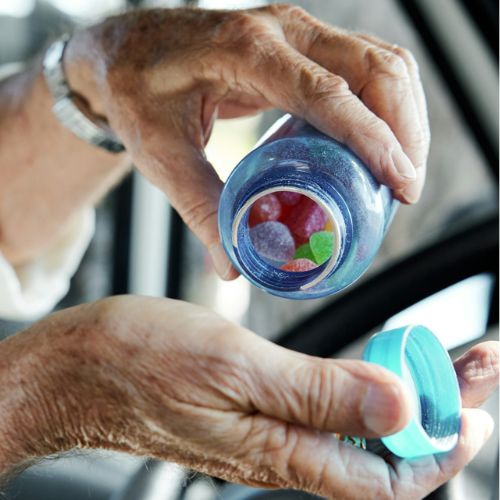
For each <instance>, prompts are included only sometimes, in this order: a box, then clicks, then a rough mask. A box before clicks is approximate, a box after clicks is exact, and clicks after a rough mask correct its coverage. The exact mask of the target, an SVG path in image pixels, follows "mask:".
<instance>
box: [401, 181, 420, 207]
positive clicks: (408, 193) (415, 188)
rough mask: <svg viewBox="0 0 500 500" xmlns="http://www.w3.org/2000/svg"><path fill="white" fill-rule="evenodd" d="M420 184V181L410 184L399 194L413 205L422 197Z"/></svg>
mask: <svg viewBox="0 0 500 500" xmlns="http://www.w3.org/2000/svg"><path fill="white" fill-rule="evenodd" d="M418 184H419V183H413V184H410V185H409V186H407V187H405V188H404V189H402V190H401V191H399V196H400V197H401V198H402V200H403V201H404V202H405V203H408V204H410V205H412V204H414V203H417V201H418V200H419V199H420V193H421V189H420V185H418Z"/></svg>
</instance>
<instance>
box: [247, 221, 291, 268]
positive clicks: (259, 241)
mask: <svg viewBox="0 0 500 500" xmlns="http://www.w3.org/2000/svg"><path fill="white" fill-rule="evenodd" d="M250 239H251V240H252V243H253V246H254V248H255V250H256V252H257V253H258V254H259V255H260V256H261V257H262V258H264V259H269V260H272V261H279V262H284V261H288V260H290V259H292V258H293V254H294V253H295V242H294V240H293V236H292V235H291V233H290V230H289V229H288V228H287V227H286V226H285V225H284V224H282V223H281V222H276V221H268V222H262V223H261V224H258V225H257V226H255V227H253V228H251V229H250Z"/></svg>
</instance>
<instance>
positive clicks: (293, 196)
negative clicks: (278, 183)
mask: <svg viewBox="0 0 500 500" xmlns="http://www.w3.org/2000/svg"><path fill="white" fill-rule="evenodd" d="M275 194H276V196H277V197H278V200H279V201H280V202H281V203H282V204H283V205H287V206H289V207H293V206H295V205H297V203H298V202H299V201H300V200H301V199H302V198H303V196H302V195H301V194H300V193H295V192H293V191H279V192H277V193H275Z"/></svg>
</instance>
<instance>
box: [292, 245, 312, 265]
mask: <svg viewBox="0 0 500 500" xmlns="http://www.w3.org/2000/svg"><path fill="white" fill-rule="evenodd" d="M293 259H294V260H296V259H309V260H312V261H313V262H314V263H315V264H317V262H316V260H315V258H314V255H313V253H312V250H311V246H310V245H309V243H305V244H304V245H300V247H299V248H297V250H295V254H294V256H293Z"/></svg>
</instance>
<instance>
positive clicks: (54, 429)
mask: <svg viewBox="0 0 500 500" xmlns="http://www.w3.org/2000/svg"><path fill="white" fill-rule="evenodd" d="M86 308H87V306H82V307H80V308H74V309H70V310H68V311H63V312H61V313H57V314H53V315H51V316H49V317H48V318H46V319H45V320H42V321H40V322H38V323H36V324H34V325H33V326H32V327H30V328H29V329H27V330H25V331H23V332H20V333H18V334H16V335H14V336H13V337H10V338H8V339H7V340H4V341H3V342H1V346H0V381H1V386H0V475H1V474H3V473H8V472H9V471H12V470H15V469H16V467H18V466H20V465H21V466H22V464H24V463H29V462H30V461H32V460H34V459H38V458H41V457H44V456H47V455H52V454H54V453H60V452H64V451H67V450H70V449H72V448H75V447H91V446H92V445H93V444H95V443H94V442H93V441H92V438H93V436H94V435H95V434H96V433H95V432H94V430H93V429H94V428H96V427H98V426H97V425H93V422H94V420H95V419H94V418H93V415H92V413H93V412H94V411H97V408H96V404H95V400H93V393H92V389H91V387H92V386H93V385H95V386H99V382H98V381H97V380H96V377H95V369H94V365H95V362H94V361H95V359H93V358H92V355H91V354H90V350H89V344H90V343H92V340H91V333H92V329H91V328H89V326H91V325H89V321H88V320H87V321H86V316H87V314H88V312H87V310H86ZM97 444H98V443H97Z"/></svg>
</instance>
